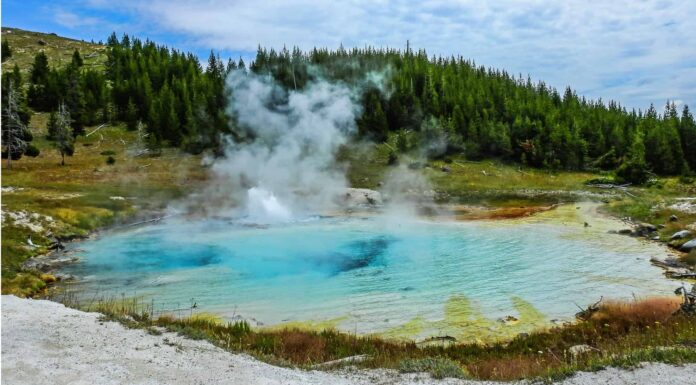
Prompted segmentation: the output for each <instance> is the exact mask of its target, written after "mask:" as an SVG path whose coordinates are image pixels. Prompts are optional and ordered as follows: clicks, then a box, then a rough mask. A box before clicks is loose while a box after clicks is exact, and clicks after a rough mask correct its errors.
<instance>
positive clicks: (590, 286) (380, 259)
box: [67, 217, 674, 338]
mask: <svg viewBox="0 0 696 385" xmlns="http://www.w3.org/2000/svg"><path fill="white" fill-rule="evenodd" d="M580 223H582V222H580ZM78 247H79V248H80V249H82V250H83V252H82V253H79V255H80V256H81V262H80V263H78V264H75V265H73V266H70V267H69V268H67V270H68V272H69V273H72V274H75V275H77V276H78V277H80V278H81V281H80V283H78V284H77V286H78V288H79V289H80V290H79V291H80V293H82V295H84V296H85V297H89V296H91V295H93V294H94V293H99V295H106V296H108V295H113V296H119V297H120V296H121V295H122V293H123V294H124V295H125V296H144V297H145V298H147V299H148V301H149V300H152V301H153V302H154V303H155V306H156V307H157V308H159V309H175V308H179V307H188V306H189V305H190V304H191V302H192V301H194V302H196V304H197V306H198V308H197V309H198V310H197V311H211V312H216V313H218V314H221V315H223V316H225V317H227V318H233V317H238V316H241V317H244V318H247V319H253V320H254V322H257V321H258V323H259V324H263V325H275V324H281V323H284V322H300V321H322V320H324V321H325V320H331V322H330V324H331V325H333V326H336V327H338V328H340V329H343V330H349V331H355V332H358V333H371V332H382V333H387V334H388V333H390V331H392V332H393V331H394V330H399V328H403V325H404V324H407V323H409V322H410V324H411V325H413V324H414V322H415V321H414V320H417V322H415V323H417V324H418V325H419V326H418V327H415V328H412V329H409V330H407V331H406V332H405V333H406V334H408V335H409V336H410V337H414V338H416V337H424V336H428V335H433V334H438V333H443V332H444V331H447V332H448V333H450V332H451V331H450V329H451V327H453V325H454V327H455V328H456V327H459V326H462V327H465V326H466V325H460V324H462V323H467V322H461V318H459V321H456V322H450V323H444V324H443V323H442V322H440V321H442V320H444V319H445V318H447V317H450V316H451V314H447V311H446V309H447V303H448V301H451V300H452V299H453V298H455V299H457V298H458V299H462V298H465V299H466V301H465V302H466V303H467V304H468V305H467V306H466V309H459V311H460V312H464V313H466V314H465V315H466V316H468V317H469V318H471V319H473V318H475V317H476V315H477V314H478V315H481V316H482V317H485V318H487V319H490V320H495V319H496V318H498V317H503V316H506V315H514V316H516V317H520V316H522V317H521V318H522V320H521V321H526V319H525V315H524V314H520V313H521V312H523V311H524V310H525V308H526V309H527V310H530V309H531V311H533V312H537V313H541V316H542V318H543V320H544V321H543V322H548V321H550V320H552V319H568V318H572V315H573V314H574V313H575V312H576V311H577V307H576V305H575V304H580V305H586V304H588V303H591V302H594V301H596V300H597V299H599V297H600V296H604V297H611V298H631V297H633V296H638V297H640V296H645V295H649V294H668V293H670V292H671V291H672V290H673V286H674V284H673V283H670V282H669V281H667V280H666V279H665V278H664V277H663V276H662V272H661V270H659V269H657V268H655V267H653V266H651V265H650V263H649V262H648V259H649V258H650V257H651V256H653V255H656V254H657V253H664V252H665V251H664V249H662V248H660V247H657V246H654V245H649V244H646V243H645V242H641V241H638V240H636V239H633V238H629V237H624V236H620V235H612V234H607V233H606V230H604V229H594V228H582V226H578V224H577V223H570V224H562V223H559V222H557V221H544V220H539V221H533V222H523V221H511V222H441V221H440V222H430V221H420V220H419V221H402V222H394V221H391V222H385V221H382V220H381V219H379V218H345V217H341V218H314V219H310V220H306V221H303V222H297V223H292V224H285V225H274V226H267V227H249V226H244V225H240V224H237V223H235V222H233V221H229V220H204V221H184V220H175V221H174V220H173V221H168V222H163V223H157V224H153V225H150V226H146V227H139V228H134V229H131V230H127V231H116V232H110V233H107V234H104V235H102V236H101V237H100V238H98V239H96V240H93V241H88V242H84V243H80V244H79V245H78ZM515 301H517V302H518V304H519V303H520V302H521V303H523V304H524V306H522V307H520V306H515ZM459 302H460V304H461V301H459ZM450 303H451V302H450ZM469 305H470V306H469ZM535 314H536V313H535ZM537 315H538V314H537ZM537 318H538V317H537ZM530 321H534V322H537V323H538V321H539V320H538V319H536V320H530ZM438 322H440V323H438ZM457 322H458V323H457ZM471 322H472V323H474V321H471ZM476 322H478V323H479V324H481V322H480V320H479V321H476ZM443 325H445V326H447V327H445V326H443ZM491 325H494V326H491ZM479 326H480V325H479ZM483 327H484V328H487V330H489V331H490V332H491V333H495V332H496V331H495V330H493V329H496V330H497V328H498V327H497V326H495V323H494V322H493V323H490V324H486V325H484V326H483ZM443 328H444V329H447V330H444V331H443ZM460 332H462V333H463V331H462V330H460ZM397 334H398V333H397ZM402 334H403V333H402ZM402 334H399V335H402Z"/></svg>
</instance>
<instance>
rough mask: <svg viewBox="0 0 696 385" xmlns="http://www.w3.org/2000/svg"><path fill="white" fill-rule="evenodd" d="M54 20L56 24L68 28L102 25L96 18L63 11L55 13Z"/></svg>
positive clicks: (59, 10)
mask: <svg viewBox="0 0 696 385" xmlns="http://www.w3.org/2000/svg"><path fill="white" fill-rule="evenodd" d="M54 20H55V21H56V23H58V24H60V25H62V26H63V27H68V28H78V27H86V26H94V25H97V24H99V23H100V21H99V19H97V18H95V17H84V16H80V15H77V14H75V13H72V12H69V11H65V10H62V9H58V10H56V11H55V13H54Z"/></svg>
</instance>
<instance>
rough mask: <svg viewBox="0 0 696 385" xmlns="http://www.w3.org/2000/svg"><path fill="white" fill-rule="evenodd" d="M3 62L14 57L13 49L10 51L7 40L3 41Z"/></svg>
mask: <svg viewBox="0 0 696 385" xmlns="http://www.w3.org/2000/svg"><path fill="white" fill-rule="evenodd" d="M0 49H1V50H2V53H1V55H2V62H3V63H4V62H5V61H6V60H7V59H9V58H11V57H12V49H10V44H9V43H8V42H7V39H3V40H2V48H0Z"/></svg>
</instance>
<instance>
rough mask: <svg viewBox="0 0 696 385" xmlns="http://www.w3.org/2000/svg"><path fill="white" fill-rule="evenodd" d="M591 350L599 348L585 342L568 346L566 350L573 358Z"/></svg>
mask: <svg viewBox="0 0 696 385" xmlns="http://www.w3.org/2000/svg"><path fill="white" fill-rule="evenodd" d="M592 351H599V349H597V348H593V347H592V346H590V345H585V344H582V345H573V346H571V347H570V348H568V352H569V353H570V355H571V356H572V357H573V358H577V357H578V356H581V355H583V354H587V353H590V352H592Z"/></svg>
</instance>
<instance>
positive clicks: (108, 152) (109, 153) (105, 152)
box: [99, 150, 116, 156]
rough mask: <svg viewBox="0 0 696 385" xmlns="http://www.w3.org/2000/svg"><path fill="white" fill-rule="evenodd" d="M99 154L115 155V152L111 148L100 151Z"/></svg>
mask: <svg viewBox="0 0 696 385" xmlns="http://www.w3.org/2000/svg"><path fill="white" fill-rule="evenodd" d="M99 155H104V156H107V155H116V152H115V151H113V150H105V151H102V152H100V153H99Z"/></svg>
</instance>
